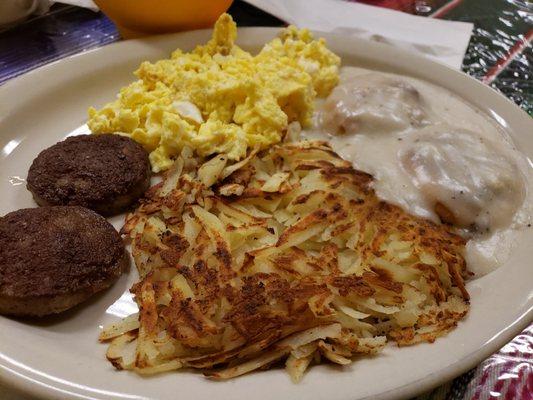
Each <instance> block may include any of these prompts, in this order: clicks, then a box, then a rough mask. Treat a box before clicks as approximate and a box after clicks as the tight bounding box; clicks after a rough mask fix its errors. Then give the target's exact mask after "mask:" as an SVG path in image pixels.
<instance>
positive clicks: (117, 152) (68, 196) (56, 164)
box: [27, 134, 150, 215]
mask: <svg viewBox="0 0 533 400" xmlns="http://www.w3.org/2000/svg"><path fill="white" fill-rule="evenodd" d="M149 185H150V162H149V160H148V154H147V153H146V151H145V150H144V149H143V148H142V146H141V145H139V144H138V143H136V142H135V141H134V140H132V139H130V138H127V137H123V136H118V135H111V134H107V135H81V136H73V137H70V138H67V139H66V140H64V141H62V142H59V143H57V144H55V145H53V146H52V147H49V148H48V149H46V150H43V151H42V152H41V153H40V154H39V155H38V156H37V158H36V159H35V160H33V163H32V165H31V167H30V171H29V172H28V185H27V187H28V190H30V191H31V192H32V193H33V197H34V199H35V201H36V202H37V204H39V205H40V206H50V205H63V206H66V205H70V206H72V205H77V206H83V207H87V208H90V209H91V210H94V211H96V212H98V213H100V214H102V215H112V214H116V213H119V212H122V211H124V210H125V209H126V208H128V207H129V206H130V205H131V204H132V203H134V202H135V201H136V200H137V199H138V198H139V197H140V196H141V195H142V194H143V193H144V192H145V190H146V189H147V188H148V186H149Z"/></svg>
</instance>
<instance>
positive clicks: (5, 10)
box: [0, 0, 50, 29]
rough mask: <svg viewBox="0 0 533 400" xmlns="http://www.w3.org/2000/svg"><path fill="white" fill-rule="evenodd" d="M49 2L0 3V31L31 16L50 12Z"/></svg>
mask: <svg viewBox="0 0 533 400" xmlns="http://www.w3.org/2000/svg"><path fill="white" fill-rule="evenodd" d="M49 8H50V2H49V1H48V0H2V1H0V29H2V28H4V29H5V28H7V27H9V26H12V25H14V24H16V23H18V22H20V21H23V20H24V19H26V18H28V17H29V16H31V15H41V14H44V13H45V12H47V11H48V9H49Z"/></svg>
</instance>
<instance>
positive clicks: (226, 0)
mask: <svg viewBox="0 0 533 400" xmlns="http://www.w3.org/2000/svg"><path fill="white" fill-rule="evenodd" d="M94 1H95V3H96V4H97V5H98V7H100V9H101V10H102V11H103V12H104V13H105V14H106V15H107V16H108V17H109V18H111V19H112V20H113V21H114V22H115V24H116V25H117V28H118V30H119V31H120V34H121V35H122V37H124V38H132V37H139V36H145V35H147V34H157V33H168V32H178V31H186V30H192V29H200V28H208V27H210V26H211V25H213V23H214V22H215V21H216V20H217V18H218V17H219V16H220V14H222V13H223V12H225V11H226V10H227V9H228V8H229V6H230V5H231V3H232V1H233V0H135V1H131V0H94Z"/></svg>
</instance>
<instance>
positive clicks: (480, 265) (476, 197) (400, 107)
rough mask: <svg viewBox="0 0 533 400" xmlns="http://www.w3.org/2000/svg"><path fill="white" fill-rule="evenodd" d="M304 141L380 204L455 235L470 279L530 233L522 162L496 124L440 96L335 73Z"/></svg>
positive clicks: (406, 80) (531, 178)
mask: <svg viewBox="0 0 533 400" xmlns="http://www.w3.org/2000/svg"><path fill="white" fill-rule="evenodd" d="M303 137H304V138H308V139H321V140H328V141H329V142H330V144H331V145H332V146H333V148H334V150H335V151H336V152H337V153H339V154H340V155H341V156H342V157H344V158H345V159H347V160H350V161H352V162H353V163H354V166H355V167H356V168H357V169H360V170H362V171H365V172H368V173H370V174H372V175H373V176H374V178H375V183H374V188H375V190H376V193H377V195H378V196H379V197H380V198H382V199H384V200H386V201H389V202H391V203H395V204H397V205H399V206H401V207H403V208H404V209H406V210H407V211H409V212H411V213H413V214H415V215H418V216H421V217H424V218H428V219H431V220H433V221H434V222H445V223H449V224H451V225H453V226H455V227H456V228H457V230H458V232H459V233H460V234H462V235H464V236H465V237H467V238H468V239H469V241H468V243H467V246H466V254H465V258H466V260H467V263H468V268H469V270H470V271H472V272H473V273H474V274H475V276H476V277H478V276H481V275H484V274H486V273H488V272H490V271H492V270H493V269H495V268H496V267H498V266H499V265H501V264H502V263H503V262H505V260H506V259H507V257H508V256H509V254H510V252H511V250H512V248H513V246H514V245H515V244H516V243H517V241H519V240H520V231H521V230H522V229H524V228H526V227H528V226H530V224H531V211H532V209H533V206H532V205H533V195H532V193H531V190H530V188H531V187H532V186H531V184H532V182H533V169H532V167H531V163H530V161H529V160H528V159H527V158H526V157H525V156H524V155H523V154H522V153H520V152H519V151H518V150H516V148H515V147H514V145H513V144H512V141H511V140H510V138H509V136H508V135H507V133H506V132H505V131H504V130H503V129H502V128H501V127H499V126H498V125H497V124H496V122H495V121H492V120H491V119H490V118H489V117H488V116H486V115H484V114H483V113H481V112H480V111H478V110H476V109H475V108H474V107H473V106H470V105H469V104H467V103H466V102H464V101H463V100H461V99H460V98H458V97H457V96H455V95H453V94H452V93H450V92H448V91H447V90H445V89H443V88H440V87H438V86H435V85H432V84H430V83H427V82H424V81H421V80H418V79H415V78H411V77H407V76H401V75H395V74H389V73H382V72H377V71H371V70H367V69H362V68H355V67H343V69H342V71H341V79H340V82H339V84H338V86H337V87H336V88H335V89H334V90H333V92H332V93H331V94H330V96H329V97H328V98H327V99H326V100H325V101H323V102H320V103H318V106H317V112H316V113H315V118H314V123H313V127H312V128H311V129H308V130H305V131H304V132H303Z"/></svg>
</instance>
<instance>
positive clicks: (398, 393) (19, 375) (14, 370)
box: [0, 27, 533, 399]
mask: <svg viewBox="0 0 533 400" xmlns="http://www.w3.org/2000/svg"><path fill="white" fill-rule="evenodd" d="M279 30H280V28H272V27H243V28H239V29H238V31H239V33H241V32H246V31H249V32H256V33H257V34H262V32H264V35H270V36H274V34H275V33H277V32H279ZM313 32H314V33H316V34H317V36H320V37H324V38H326V40H328V41H331V40H340V39H342V40H346V41H351V42H358V43H360V44H364V45H366V46H369V47H371V48H374V49H376V51H383V52H387V53H389V54H390V55H391V57H393V56H394V54H403V55H405V54H407V55H409V57H411V58H412V59H414V60H415V61H416V62H417V63H421V64H422V65H430V66H432V67H433V68H436V69H437V71H440V72H443V73H447V74H452V75H454V76H461V79H462V80H464V79H465V78H466V79H468V80H469V81H470V83H471V84H476V85H478V87H483V88H484V89H483V90H485V91H487V93H488V92H489V91H490V92H491V96H493V97H495V98H496V97H498V98H499V99H500V101H501V100H504V101H505V103H506V104H507V105H506V107H508V109H509V110H513V113H514V114H516V117H514V118H519V119H522V122H525V121H526V120H525V119H524V118H527V119H528V120H529V119H530V118H531V117H530V116H529V115H528V114H527V113H526V112H525V111H524V110H522V109H521V108H519V107H518V106H517V105H516V104H514V103H513V102H512V101H511V100H510V99H508V98H507V97H505V96H504V95H503V94H501V93H499V92H497V91H495V90H494V89H492V88H490V87H489V86H487V85H485V84H483V83H481V82H479V81H478V80H476V79H475V78H473V77H470V76H468V75H467V74H465V73H463V72H461V71H457V70H454V69H452V68H451V67H449V66H447V65H446V64H444V63H441V62H438V61H435V60H431V59H428V58H425V57H423V56H420V55H418V54H416V53H414V52H412V51H409V50H406V49H398V48H396V47H392V46H390V45H387V44H383V43H376V42H372V41H369V40H366V39H360V38H352V37H350V38H348V39H346V38H343V37H342V35H339V34H334V33H327V32H320V31H314V30H313ZM210 33H211V29H202V30H196V31H187V32H179V33H172V34H164V35H157V36H150V37H146V38H141V39H133V40H123V41H119V42H115V43H111V44H108V45H105V46H102V47H98V48H94V49H89V50H86V51H83V52H81V53H78V54H74V55H71V56H68V57H65V58H62V59H59V60H55V61H53V62H51V63H48V64H46V65H43V66H40V67H38V68H36V69H34V70H31V71H29V72H27V73H25V74H22V75H20V76H18V77H16V78H14V79H11V80H9V81H7V82H6V83H5V84H3V85H2V86H0V99H1V98H3V97H4V96H8V95H10V93H13V92H16V91H17V89H18V88H20V87H22V86H25V85H28V84H31V83H32V81H36V80H37V79H38V78H39V76H42V75H43V74H50V73H53V72H54V71H55V70H56V69H58V68H61V67H64V68H67V67H68V66H75V65H76V64H77V63H79V62H83V60H84V59H85V58H87V57H100V55H101V54H102V53H104V55H105V53H106V52H108V53H109V54H111V53H112V52H113V51H114V50H115V49H117V48H120V47H124V48H127V46H128V45H130V46H131V45H132V44H135V43H144V44H150V43H157V42H158V41H160V40H166V39H171V38H178V37H186V36H193V35H197V34H198V35H200V36H206V37H209V35H210ZM241 36H242V35H241ZM335 38H337V39H335ZM237 43H239V40H237ZM192 45H196V43H194V44H192ZM139 58H141V57H139ZM461 79H460V80H461ZM448 90H450V91H452V92H453V90H452V89H448ZM502 107H504V106H502ZM0 111H1V107H0ZM532 125H533V124H532ZM532 319H533V299H532V298H531V297H530V298H529V301H528V302H527V304H526V308H525V309H524V310H523V311H522V312H521V314H520V315H519V316H518V317H516V318H515V320H514V322H513V323H512V324H511V325H508V326H507V327H505V328H503V329H502V330H500V331H499V333H498V334H497V335H496V336H495V337H493V338H492V339H490V340H489V341H488V342H486V343H485V346H484V347H483V348H481V349H477V350H474V349H473V350H472V351H471V352H470V353H469V354H468V355H467V356H465V357H463V358H461V359H460V360H457V361H456V362H455V363H453V364H450V365H448V366H447V367H445V368H443V369H441V370H439V372H438V373H436V374H432V375H431V374H430V375H427V376H426V377H424V378H420V379H418V380H416V381H411V382H409V383H406V384H405V385H403V386H401V387H398V388H395V389H391V390H389V391H386V392H383V393H380V394H379V395H378V396H373V395H372V396H370V397H366V398H376V399H377V398H379V399H397V398H404V397H410V396H415V395H417V394H419V393H422V392H424V391H427V390H430V389H432V388H434V387H436V386H438V385H439V384H441V383H442V382H444V381H448V380H450V379H452V378H454V377H456V376H458V375H460V374H462V373H463V372H465V371H467V370H468V369H470V368H472V367H473V366H475V365H477V364H479V363H480V362H481V361H482V360H484V359H485V358H487V357H488V356H490V355H491V354H493V353H494V352H495V351H497V350H498V349H499V348H500V347H502V346H503V345H504V344H505V343H507V342H508V341H509V340H510V339H511V338H512V337H513V336H514V335H516V334H518V333H519V332H520V331H521V330H522V329H523V328H524V327H525V326H527V324H528V323H530V322H531V320H532ZM25 372H26V374H25ZM36 372H37V371H34V372H33V376H32V372H30V371H28V367H27V366H24V365H17V363H16V361H15V360H10V359H6V357H5V356H4V354H3V353H1V352H0V382H1V383H2V384H4V385H5V386H6V387H12V388H13V389H15V390H16V391H21V392H22V393H24V394H29V395H32V396H35V397H38V398H45V397H48V396H54V397H55V398H63V399H70V398H84V399H98V398H99V397H94V395H95V392H94V391H91V390H90V388H87V387H83V386H81V387H77V388H76V387H75V386H73V385H72V383H70V384H66V383H58V382H57V380H53V379H50V378H46V377H44V376H43V374H37V373H36ZM39 375H40V376H41V377H43V379H41V380H39V379H37V378H36V377H37V376H39ZM44 375H46V374H44ZM73 388H75V389H73ZM72 390H74V391H72ZM116 394H120V393H116ZM135 398H139V399H141V398H145V397H141V396H139V397H135Z"/></svg>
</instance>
